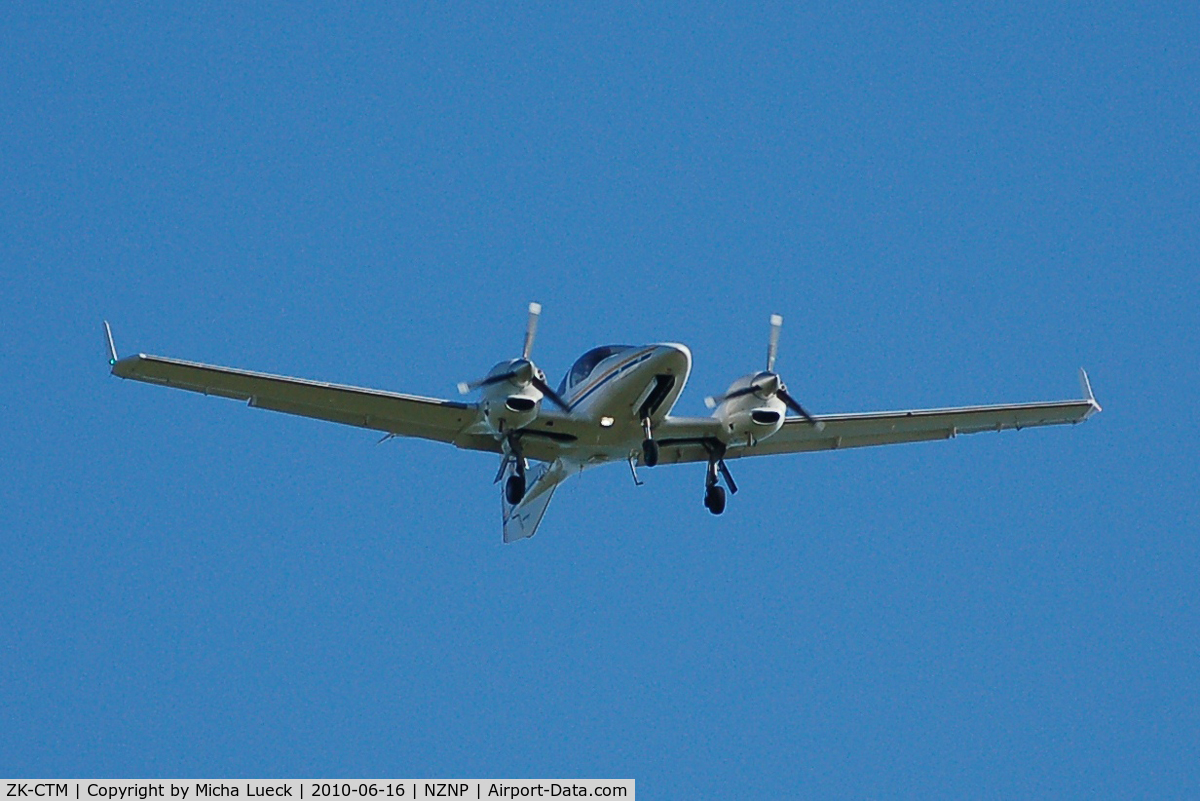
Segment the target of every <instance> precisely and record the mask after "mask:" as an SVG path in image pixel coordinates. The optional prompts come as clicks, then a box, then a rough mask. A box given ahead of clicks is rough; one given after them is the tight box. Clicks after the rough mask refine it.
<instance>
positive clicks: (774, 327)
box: [704, 314, 825, 431]
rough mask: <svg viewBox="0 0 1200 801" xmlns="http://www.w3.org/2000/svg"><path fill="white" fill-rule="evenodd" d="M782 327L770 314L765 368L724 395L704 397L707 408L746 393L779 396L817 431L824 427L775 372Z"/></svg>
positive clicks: (779, 321)
mask: <svg viewBox="0 0 1200 801" xmlns="http://www.w3.org/2000/svg"><path fill="white" fill-rule="evenodd" d="M782 328H783V317H782V316H780V315H778V314H772V315H771V335H770V338H769V339H768V341H767V369H766V370H764V371H763V372H761V373H758V374H757V375H755V376H754V377H753V378H751V379H750V383H749V384H747V385H746V386H744V387H740V388H738V389H735V390H733V391H732V392H727V393H725V394H724V395H717V396H715V397H714V396H711V395H710V396H709V397H707V398H705V399H704V403H705V405H706V406H708V408H710V409H713V408H716V407H717V406H718V405H720V404H722V403H724V402H725V401H727V400H731V399H733V398H741V397H744V396H746V395H757V396H758V397H760V398H762V399H764V400H767V399H769V398H771V397H776V398H779V400H781V401H783V403H784V405H786V406H787V407H788V408H789V409H791V410H792V411H793V412H795V413H796V414H798V415H800V416H801V417H803V418H804V419H805V420H807V421H808V423H809V424H810V425H812V426H813V427H814V428H815V429H817V430H818V431H820V430H822V429H824V428H825V424H824V423H822V422H821V421H820V420H817V419H816V418H814V417H813V416H812V415H811V414H809V413H808V412H807V411H806V410H805V408H804V407H803V406H801V405H800V402H799V401H798V400H796V399H795V398H793V397H792V396H791V395H790V394H789V393H788V391H787V387H786V386H785V385H784V383H783V379H781V378H780V377H779V374H778V373H776V372H775V358H776V356H778V355H779V332H780V330H781V329H782Z"/></svg>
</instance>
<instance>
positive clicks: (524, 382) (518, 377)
mask: <svg viewBox="0 0 1200 801" xmlns="http://www.w3.org/2000/svg"><path fill="white" fill-rule="evenodd" d="M541 313H542V304H540V303H530V304H529V320H528V322H526V324H525V345H524V347H522V348H521V358H519V359H513V360H512V361H511V362H509V363H508V365H507V366H508V369H507V370H504V371H503V372H499V373H493V374H492V375H489V376H487V377H485V378H481V379H479V380H478V381H472V382H471V383H469V384H468V383H467V382H465V381H463V382H460V383H459V385H458V391H459V392H460V393H461V394H463V395H466V394H467V393H468V392H473V391H475V390H477V389H479V388H480V387H488V386H491V385H492V384H499V383H501V382H503V381H511V382H513V383H514V384H517V385H518V386H528V385H529V384H532V385H533V386H535V387H537V390H538V391H539V392H541V393H542V395H543V396H544V397H545V398H547V399H548V400H549V401H550V402H551V403H553V404H554V405H555V406H557V407H558V408H560V409H562V410H563V411H564V412H567V411H570V408H569V407H568V406H567V402H566V401H564V400H563V399H562V396H561V395H559V394H558V393H557V392H555V391H554V390H553V389H552V388H551V387H550V385H549V384H547V383H546V381H545V379H543V378H542V377H541V373H540V372H539V371H538V370H537V368H535V367H534V366H533V362H531V361H530V360H529V354H530V352H531V351H532V350H533V339H534V337H535V336H537V326H538V317H539V316H541Z"/></svg>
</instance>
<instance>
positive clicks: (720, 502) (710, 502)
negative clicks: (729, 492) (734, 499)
mask: <svg viewBox="0 0 1200 801" xmlns="http://www.w3.org/2000/svg"><path fill="white" fill-rule="evenodd" d="M704 505H705V506H706V507H707V508H708V511H710V512H712V513H713V514H714V515H719V514H721V512H724V511H725V488H724V487H722V486H721V485H720V484H713V485H711V486H709V487H708V488H707V489H705V490H704Z"/></svg>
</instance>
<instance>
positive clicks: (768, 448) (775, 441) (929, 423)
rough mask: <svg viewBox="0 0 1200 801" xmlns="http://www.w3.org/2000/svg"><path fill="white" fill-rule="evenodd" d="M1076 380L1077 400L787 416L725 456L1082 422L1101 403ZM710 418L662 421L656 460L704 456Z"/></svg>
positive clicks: (690, 459) (1083, 375)
mask: <svg viewBox="0 0 1200 801" xmlns="http://www.w3.org/2000/svg"><path fill="white" fill-rule="evenodd" d="M1080 384H1081V386H1082V388H1083V391H1084V395H1085V396H1086V397H1084V398H1083V399H1081V400H1072V401H1053V402H1049V403H1016V404H1001V405H994V406H963V407H957V408H946V409H913V410H908V411H895V412H863V413H854V414H828V415H816V416H815V419H816V420H817V421H818V422H819V423H821V424H822V425H821V426H820V428H818V427H816V426H813V425H812V424H810V423H809V422H808V421H806V420H804V419H802V418H799V417H789V418H787V420H785V421H784V424H783V427H782V428H781V429H780V430H779V431H778V432H777V433H776V434H775V435H774V436H772V437H770V438H768V439H766V440H763V441H762V442H757V443H754V444H752V445H750V444H746V443H740V444H735V443H730V445H729V447H728V450H727V451H726V452H725V458H726V459H740V458H742V457H746V456H767V455H770V454H777V453H800V452H804V451H828V450H838V449H841V448H861V447H866V446H868V445H893V444H897V443H901V442H921V441H926V440H938V439H952V438H954V437H956V436H958V435H959V434H975V433H977V432H980V431H1004V430H1006V429H1015V430H1020V429H1022V428H1032V427H1034V426H1047V425H1062V424H1066V423H1081V422H1083V421H1084V420H1086V419H1087V418H1088V417H1090V416H1092V415H1093V414H1095V413H1096V412H1099V411H1100V404H1098V403H1097V402H1096V398H1095V396H1094V395H1093V394H1092V389H1091V385H1090V384H1089V382H1088V380H1087V374H1086V373H1085V372H1083V371H1082V370H1080ZM709 420H710V419H709V418H683V419H681V420H680V425H679V426H677V427H676V428H674V429H671V430H669V431H664V430H663V427H661V426H660V427H659V429H658V430H659V434H660V443H659V444H660V447H661V449H662V450H661V452H660V457H659V460H660V462H662V463H674V462H703V461H707V460H708V459H709V454H710V453H711V452H712V450H711V449H712V445H713V442H712V439H711V438H710V436H711V435H706V434H705V433H704V429H705V427H706V422H707V426H709V427H711V422H709Z"/></svg>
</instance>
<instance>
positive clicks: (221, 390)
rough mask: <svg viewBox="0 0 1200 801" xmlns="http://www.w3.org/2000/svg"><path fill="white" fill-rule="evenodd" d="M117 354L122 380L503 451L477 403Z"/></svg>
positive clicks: (116, 369)
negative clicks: (478, 425)
mask: <svg viewBox="0 0 1200 801" xmlns="http://www.w3.org/2000/svg"><path fill="white" fill-rule="evenodd" d="M113 355H114V363H113V368H112V372H113V375H117V376H120V377H121V378H132V379H134V380H136V381H145V382H147V383H150V384H159V385H161V386H167V387H175V388H177V389H186V390H190V391H192V392H202V393H204V394H205V395H218V396H220V397H223V398H233V399H235V400H242V401H247V402H248V403H249V404H250V405H251V406H254V407H256V408H259V409H270V410H272V411H276V412H286V413H288V414H296V415H300V416H302V417H313V418H316V419H318V420H329V421H331V422H334V423H343V424H345V425H352V426H359V427H361V428H372V429H375V430H376V431H386V432H387V433H389V434H395V435H397V436H404V437H420V438H421V439H431V440H435V441H437V442H447V443H450V444H453V445H457V446H458V447H460V448H468V449H471V450H480V451H493V452H496V453H499V452H500V445H499V443H498V442H496V440H495V439H493V438H492V437H489V436H487V435H485V434H479V433H473V432H471V431H470V430H469V429H470V427H471V426H472V424H474V423H475V422H476V421H477V420H478V418H479V411H478V409H477V408H476V407H475V406H473V405H467V404H465V403H456V402H454V401H448V400H438V399H436V398H422V397H418V396H416V395H401V394H399V393H395V392H384V391H382V390H378V389H363V388H361V387H349V386H343V385H340V384H326V383H322V382H319V381H308V380H306V379H303V378H288V377H285V376H277V375H268V374H266V373H254V372H250V371H249V370H236V369H233V368H231V367H216V366H214V365H210V364H197V363H195V362H185V361H182V360H179V359H167V358H163V357H161V356H147V355H145V354H138V355H137V356H129V357H127V358H124V359H120V360H119V361H118V360H116V359H115V351H114V354H113Z"/></svg>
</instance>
